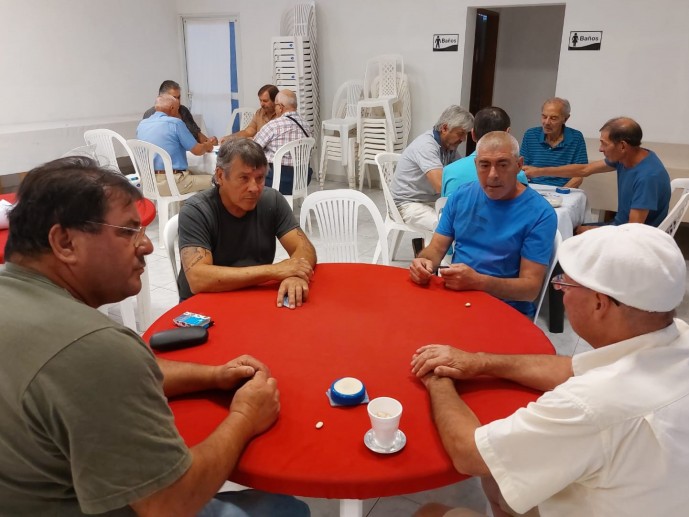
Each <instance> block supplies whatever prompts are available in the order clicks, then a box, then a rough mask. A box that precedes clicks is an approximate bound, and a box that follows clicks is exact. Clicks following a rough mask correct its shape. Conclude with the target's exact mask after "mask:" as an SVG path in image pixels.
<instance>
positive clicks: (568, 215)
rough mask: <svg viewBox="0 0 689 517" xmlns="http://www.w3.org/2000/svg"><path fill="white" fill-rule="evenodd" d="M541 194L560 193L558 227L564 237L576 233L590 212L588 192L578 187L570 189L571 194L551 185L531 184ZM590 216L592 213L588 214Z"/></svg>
mask: <svg viewBox="0 0 689 517" xmlns="http://www.w3.org/2000/svg"><path fill="white" fill-rule="evenodd" d="M529 186H530V187H531V188H533V189H534V190H535V191H536V192H538V193H540V194H551V195H558V196H560V197H561V198H562V206H559V207H557V208H555V213H556V214H557V229H558V230H560V234H561V235H562V239H563V240H565V239H569V238H570V237H572V236H573V235H574V229H575V228H576V227H577V226H579V225H580V224H582V223H583V222H584V221H585V219H586V218H587V214H588V212H589V207H588V199H587V198H586V193H585V192H584V191H583V190H581V189H578V188H573V189H570V193H569V194H558V193H557V192H555V188H556V187H552V186H550V185H534V184H530V185H529ZM588 217H590V215H589V216H588Z"/></svg>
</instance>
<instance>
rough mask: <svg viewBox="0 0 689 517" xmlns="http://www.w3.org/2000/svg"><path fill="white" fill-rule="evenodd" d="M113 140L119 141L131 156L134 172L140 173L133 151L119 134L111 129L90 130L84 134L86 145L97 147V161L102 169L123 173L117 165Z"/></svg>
mask: <svg viewBox="0 0 689 517" xmlns="http://www.w3.org/2000/svg"><path fill="white" fill-rule="evenodd" d="M113 140H117V141H118V142H119V143H120V145H122V147H123V148H124V150H125V151H126V152H127V154H128V155H129V158H130V159H131V160H132V165H133V166H134V172H135V173H138V172H139V171H138V170H137V166H136V163H135V161H134V156H133V155H132V151H131V149H130V148H129V146H128V145H127V141H126V140H125V139H124V138H123V137H122V136H121V135H120V134H119V133H116V132H115V131H112V130H110V129H89V130H88V131H85V132H84V141H85V142H86V145H94V146H95V155H96V160H98V163H99V164H100V165H101V167H110V168H113V169H115V170H118V171H120V172H122V171H121V170H120V167H119V165H118V164H117V155H116V154H115V146H114V144H113V142H112V141H113Z"/></svg>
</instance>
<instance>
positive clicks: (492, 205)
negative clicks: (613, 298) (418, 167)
mask: <svg viewBox="0 0 689 517" xmlns="http://www.w3.org/2000/svg"><path fill="white" fill-rule="evenodd" d="M476 150H477V156H476V168H477V171H478V182H473V183H467V184H466V185H463V186H462V187H460V188H459V189H458V190H457V191H455V193H454V194H452V195H451V196H450V198H449V199H448V201H447V204H446V205H445V209H444V210H443V213H442V216H441V218H440V222H439V223H438V227H437V228H436V230H435V233H434V234H433V238H432V239H431V243H430V244H429V245H428V246H427V247H426V248H424V249H423V250H422V251H421V253H420V254H419V256H418V257H417V258H415V259H414V260H413V261H412V264H411V266H410V268H409V273H410V277H411V279H412V280H413V281H414V282H416V283H417V284H420V285H425V284H428V282H429V281H430V278H431V275H433V272H434V271H435V270H436V269H437V268H438V266H439V265H440V261H441V260H442V258H443V257H444V256H445V253H447V250H448V248H449V247H450V245H451V244H452V243H453V242H454V245H455V248H454V254H453V256H452V265H451V266H450V267H449V268H447V269H443V270H442V277H443V280H444V281H445V287H447V288H448V289H454V290H457V291H464V290H478V291H485V292H487V293H489V294H492V295H493V296H495V297H497V298H500V299H502V300H504V301H505V302H506V303H508V304H509V305H511V306H512V307H514V308H515V309H517V310H518V311H520V312H522V313H523V314H526V315H527V316H530V317H532V316H533V315H534V313H535V310H536V307H535V305H534V303H533V301H534V300H535V299H536V297H537V296H538V293H539V292H540V290H541V286H542V285H543V281H544V279H545V275H546V271H547V269H548V265H549V263H550V257H551V255H552V251H553V241H554V238H555V232H556V231H557V216H556V215H555V210H554V209H553V207H551V206H550V204H549V203H548V202H547V201H546V200H545V199H543V196H541V195H540V194H538V193H537V192H535V191H534V190H533V189H530V188H528V187H526V186H524V185H523V184H521V183H519V182H518V181H517V174H518V173H519V171H520V170H521V165H522V159H521V157H520V156H519V144H518V143H517V141H516V140H515V138H514V137H513V136H511V135H510V134H508V133H505V132H503V131H494V132H492V133H488V134H487V135H485V136H484V137H483V138H481V139H480V140H479V141H478V145H477V147H476Z"/></svg>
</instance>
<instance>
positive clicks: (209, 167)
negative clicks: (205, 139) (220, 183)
mask: <svg viewBox="0 0 689 517" xmlns="http://www.w3.org/2000/svg"><path fill="white" fill-rule="evenodd" d="M217 159H218V156H217V155H216V154H215V151H211V152H210V153H205V154H203V155H201V156H196V155H195V154H192V153H190V152H189V151H187V164H188V165H189V172H192V173H194V174H215V163H216V160H217Z"/></svg>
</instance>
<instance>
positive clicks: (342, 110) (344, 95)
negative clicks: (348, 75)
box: [331, 79, 364, 118]
mask: <svg viewBox="0 0 689 517" xmlns="http://www.w3.org/2000/svg"><path fill="white" fill-rule="evenodd" d="M363 91H364V83H362V82H361V81H358V80H356V79H350V80H349V81H346V82H344V83H342V84H341V85H340V87H339V88H338V89H337V91H336V92H335V97H334V98H333V109H332V113H331V115H332V118H356V116H357V103H358V102H359V101H360V100H361V99H362V98H363Z"/></svg>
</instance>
